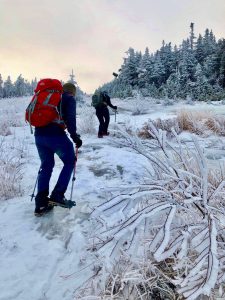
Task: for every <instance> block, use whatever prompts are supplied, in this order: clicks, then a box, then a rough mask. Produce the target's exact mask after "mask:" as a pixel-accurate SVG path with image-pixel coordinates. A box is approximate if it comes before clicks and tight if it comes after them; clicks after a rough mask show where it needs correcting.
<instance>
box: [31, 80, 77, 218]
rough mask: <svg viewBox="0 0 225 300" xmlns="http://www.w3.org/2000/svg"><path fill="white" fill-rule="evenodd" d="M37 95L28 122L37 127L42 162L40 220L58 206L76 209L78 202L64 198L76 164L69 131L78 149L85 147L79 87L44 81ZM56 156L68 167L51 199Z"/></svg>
mask: <svg viewBox="0 0 225 300" xmlns="http://www.w3.org/2000/svg"><path fill="white" fill-rule="evenodd" d="M35 93H36V96H34V98H33V99H32V101H31V103H30V105H29V106H28V108H27V111H26V120H28V121H29V122H30V124H31V125H33V126H35V134H34V135H35V143H36V147H37V150H38V154H39V157H40V160H41V167H40V170H39V175H38V181H37V195H36V197H35V211H34V214H35V215H36V216H40V215H42V214H44V213H46V212H48V211H50V210H51V209H52V208H53V207H54V205H59V206H62V207H67V208H70V207H71V206H73V205H75V202H73V201H70V200H66V199H65V197H64V193H65V192H66V190H67V187H68V184H69V181H70V178H71V174H72V172H73V169H74V166H75V161H76V156H75V152H74V147H73V143H72V142H71V140H70V139H69V138H68V136H67V134H66V132H65V129H67V131H68V132H69V134H70V137H71V138H72V140H73V142H74V143H75V144H76V147H77V148H79V147H81V145H82V140H81V139H80V136H79V135H78V134H77V133H76V101H75V94H76V87H75V85H74V84H72V83H66V84H64V85H63V86H62V84H61V82H60V81H58V80H57V79H43V80H41V81H40V82H39V83H38V85H37V88H36V89H35ZM45 119H46V120H45ZM54 154H57V155H58V156H59V158H60V159H61V160H62V162H63V164H64V166H63V168H62V170H61V173H60V175H59V178H58V181H57V183H56V185H55V187H54V188H53V191H52V193H51V195H50V198H49V197H48V195H49V181H50V178H51V175H52V171H53V167H54V164H55V161H54ZM71 202H72V203H71Z"/></svg>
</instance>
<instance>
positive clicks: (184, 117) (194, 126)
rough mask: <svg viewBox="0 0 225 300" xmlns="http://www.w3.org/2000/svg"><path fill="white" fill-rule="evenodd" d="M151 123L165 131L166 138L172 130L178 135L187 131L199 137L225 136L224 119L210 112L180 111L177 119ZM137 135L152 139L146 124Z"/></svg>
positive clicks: (158, 120) (159, 120)
mask: <svg viewBox="0 0 225 300" xmlns="http://www.w3.org/2000/svg"><path fill="white" fill-rule="evenodd" d="M152 123H153V124H154V126H155V127H156V128H157V129H162V130H164V131H166V132H167V136H170V135H171V133H172V128H174V129H175V131H176V132H177V133H178V134H179V133H181V132H182V131H189V132H192V133H195V134H197V135H201V136H209V135H211V134H216V135H219V136H225V117H224V116H222V115H216V114H214V113H212V112H211V111H193V110H182V111H178V112H177V118H173V119H167V120H162V119H157V120H155V121H152ZM138 135H139V136H140V137H142V138H152V136H151V133H150V127H149V125H148V123H146V124H145V125H144V126H143V128H142V129H141V130H140V131H139V133H138Z"/></svg>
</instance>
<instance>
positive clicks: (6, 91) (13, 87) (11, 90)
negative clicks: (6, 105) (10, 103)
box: [0, 74, 37, 98]
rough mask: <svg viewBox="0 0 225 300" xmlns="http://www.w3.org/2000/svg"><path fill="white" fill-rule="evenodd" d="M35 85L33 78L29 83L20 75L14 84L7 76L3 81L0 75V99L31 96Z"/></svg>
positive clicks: (35, 81)
mask: <svg viewBox="0 0 225 300" xmlns="http://www.w3.org/2000/svg"><path fill="white" fill-rule="evenodd" d="M36 85H37V79H36V78H35V79H34V80H32V81H31V82H29V81H28V80H26V79H24V78H23V76H22V75H21V74H20V75H19V76H18V78H17V79H16V81H15V82H12V80H11V77H10V76H8V77H7V79H6V80H5V81H3V79H2V75H1V74H0V98H10V97H22V96H30V95H33V93H34V89H35V87H36Z"/></svg>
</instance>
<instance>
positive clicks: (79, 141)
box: [72, 134, 82, 148]
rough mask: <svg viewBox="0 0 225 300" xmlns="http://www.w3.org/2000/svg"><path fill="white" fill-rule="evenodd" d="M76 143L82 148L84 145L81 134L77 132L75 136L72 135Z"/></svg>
mask: <svg viewBox="0 0 225 300" xmlns="http://www.w3.org/2000/svg"><path fill="white" fill-rule="evenodd" d="M72 139H73V141H74V143H75V144H76V147H77V148H80V147H81V146H82V140H81V139H80V135H79V134H76V135H75V136H73V137H72Z"/></svg>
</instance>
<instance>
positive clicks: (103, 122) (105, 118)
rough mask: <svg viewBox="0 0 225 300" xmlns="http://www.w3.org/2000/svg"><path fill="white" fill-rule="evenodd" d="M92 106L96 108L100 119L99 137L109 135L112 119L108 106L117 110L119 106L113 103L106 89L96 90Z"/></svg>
mask: <svg viewBox="0 0 225 300" xmlns="http://www.w3.org/2000/svg"><path fill="white" fill-rule="evenodd" d="M92 106H94V107H95V109H96V116H97V118H98V120H99V129H98V137H99V138H103V136H104V135H109V132H108V126H109V121H110V116H109V110H108V107H107V106H109V107H111V108H113V109H114V110H115V111H116V110H117V106H114V105H112V103H111V101H110V97H109V95H108V93H107V92H106V91H96V92H95V93H94V95H93V96H92Z"/></svg>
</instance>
